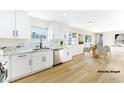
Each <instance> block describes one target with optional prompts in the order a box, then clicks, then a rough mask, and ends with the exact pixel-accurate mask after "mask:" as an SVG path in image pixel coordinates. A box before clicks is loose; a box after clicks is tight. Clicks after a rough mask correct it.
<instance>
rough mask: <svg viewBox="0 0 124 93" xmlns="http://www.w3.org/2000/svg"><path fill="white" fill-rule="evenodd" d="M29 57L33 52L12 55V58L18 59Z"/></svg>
mask: <svg viewBox="0 0 124 93" xmlns="http://www.w3.org/2000/svg"><path fill="white" fill-rule="evenodd" d="M29 57H31V53H22V54H16V55H12V57H11V59H12V60H18V59H24V58H29Z"/></svg>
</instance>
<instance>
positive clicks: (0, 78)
mask: <svg viewBox="0 0 124 93" xmlns="http://www.w3.org/2000/svg"><path fill="white" fill-rule="evenodd" d="M5 65H6V64H2V62H0V83H4V82H6V80H7V78H8V69H7V68H6V67H5Z"/></svg>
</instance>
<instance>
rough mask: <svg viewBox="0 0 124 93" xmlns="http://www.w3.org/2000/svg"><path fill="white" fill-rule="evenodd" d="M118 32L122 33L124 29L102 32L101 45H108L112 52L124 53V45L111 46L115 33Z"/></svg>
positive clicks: (113, 43)
mask: <svg viewBox="0 0 124 93" xmlns="http://www.w3.org/2000/svg"><path fill="white" fill-rule="evenodd" d="M120 33H123V34H124V31H111V32H105V33H103V45H104V46H105V45H109V46H110V48H111V51H112V53H119V54H120V53H121V54H122V52H123V53H124V47H118V46H112V45H115V34H120Z"/></svg>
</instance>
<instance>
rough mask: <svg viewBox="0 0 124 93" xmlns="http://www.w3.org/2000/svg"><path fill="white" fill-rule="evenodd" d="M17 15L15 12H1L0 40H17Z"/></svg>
mask: <svg viewBox="0 0 124 93" xmlns="http://www.w3.org/2000/svg"><path fill="white" fill-rule="evenodd" d="M14 31H15V13H14V11H11V10H10V11H7V10H4V11H3V10H1V11H0V38H15V37H14V35H15V33H14Z"/></svg>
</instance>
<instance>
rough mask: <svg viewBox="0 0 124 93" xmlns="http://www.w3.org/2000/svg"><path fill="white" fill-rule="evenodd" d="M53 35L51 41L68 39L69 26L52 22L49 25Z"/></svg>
mask: <svg viewBox="0 0 124 93" xmlns="http://www.w3.org/2000/svg"><path fill="white" fill-rule="evenodd" d="M49 30H50V33H51V34H52V35H51V38H50V39H66V38H67V32H68V31H67V30H68V26H67V25H66V24H64V23H60V22H57V21H51V22H50V25H49Z"/></svg>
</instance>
